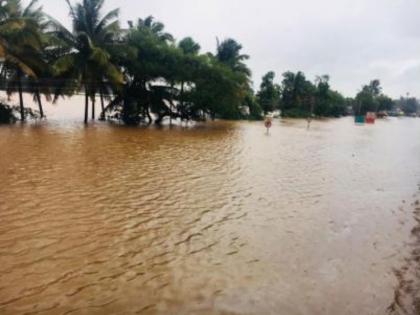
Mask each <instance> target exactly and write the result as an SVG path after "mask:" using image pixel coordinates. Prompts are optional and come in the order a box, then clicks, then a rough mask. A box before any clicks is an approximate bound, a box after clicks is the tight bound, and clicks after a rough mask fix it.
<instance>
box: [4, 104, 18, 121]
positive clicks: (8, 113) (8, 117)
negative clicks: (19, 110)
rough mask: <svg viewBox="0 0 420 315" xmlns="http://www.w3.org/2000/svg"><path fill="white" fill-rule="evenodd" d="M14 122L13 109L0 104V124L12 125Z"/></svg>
mask: <svg viewBox="0 0 420 315" xmlns="http://www.w3.org/2000/svg"><path fill="white" fill-rule="evenodd" d="M16 120H17V118H16V116H15V115H14V109H13V107H10V106H9V105H6V104H3V103H0V124H12V123H14V122H16Z"/></svg>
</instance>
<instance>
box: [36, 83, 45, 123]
mask: <svg viewBox="0 0 420 315" xmlns="http://www.w3.org/2000/svg"><path fill="white" fill-rule="evenodd" d="M35 97H36V100H37V102H38V106H39V113H40V114H41V118H44V109H43V108H42V101H41V95H40V93H39V89H37V90H36V92H35Z"/></svg>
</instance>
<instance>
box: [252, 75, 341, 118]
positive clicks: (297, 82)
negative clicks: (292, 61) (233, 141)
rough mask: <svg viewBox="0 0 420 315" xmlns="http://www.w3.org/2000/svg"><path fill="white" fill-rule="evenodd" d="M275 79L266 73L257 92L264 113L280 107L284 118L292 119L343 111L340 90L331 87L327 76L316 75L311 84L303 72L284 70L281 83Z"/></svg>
mask: <svg viewBox="0 0 420 315" xmlns="http://www.w3.org/2000/svg"><path fill="white" fill-rule="evenodd" d="M274 78H275V75H274V72H268V73H267V74H266V75H265V76H264V77H263V80H262V83H261V86H260V91H259V92H258V94H257V95H258V101H259V104H260V106H261V107H262V109H263V110H264V111H265V112H266V113H267V112H271V111H274V110H276V109H278V108H280V109H281V110H282V116H283V117H291V118H307V117H309V116H320V117H340V116H343V115H345V114H346V108H347V102H346V100H345V98H344V97H343V96H342V95H341V94H340V93H338V92H337V91H333V90H331V88H330V84H329V76H327V75H323V76H318V77H316V80H315V83H312V82H311V81H309V80H307V79H306V77H305V74H304V73H303V72H297V73H293V72H285V73H284V74H283V80H282V84H281V86H279V85H277V84H275V83H274Z"/></svg>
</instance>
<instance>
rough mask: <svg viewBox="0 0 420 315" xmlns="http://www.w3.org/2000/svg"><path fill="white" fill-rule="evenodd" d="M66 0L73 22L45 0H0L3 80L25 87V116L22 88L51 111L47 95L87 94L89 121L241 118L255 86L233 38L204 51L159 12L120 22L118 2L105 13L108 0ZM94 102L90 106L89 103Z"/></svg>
mask: <svg viewBox="0 0 420 315" xmlns="http://www.w3.org/2000/svg"><path fill="white" fill-rule="evenodd" d="M62 1H63V2H64V1H65V2H66V3H67V5H68V9H69V14H70V17H71V20H72V29H71V30H69V29H67V28H66V27H64V26H63V25H62V24H61V23H60V22H58V21H57V20H55V19H54V18H53V17H50V16H47V15H46V14H45V13H44V12H43V11H42V7H41V6H40V5H39V2H38V0H32V1H31V2H30V3H29V5H28V6H26V7H24V6H23V4H22V2H21V1H20V0H0V61H1V71H0V75H1V78H0V79H1V85H2V88H3V89H4V90H5V91H6V92H7V94H8V95H11V94H13V93H18V94H19V111H20V119H21V120H22V121H24V120H25V119H26V116H27V115H28V113H29V112H28V110H27V109H26V108H25V105H24V100H23V93H31V94H32V95H33V97H34V100H35V101H36V102H37V103H38V105H39V113H40V116H41V117H44V111H43V108H42V96H44V97H45V98H46V99H47V100H48V101H56V100H57V99H58V98H59V97H63V96H72V95H74V94H76V93H83V94H84V95H85V110H84V121H85V123H87V122H88V121H89V108H91V111H90V114H91V115H90V118H91V119H96V116H97V114H96V113H95V109H96V99H97V97H98V96H99V99H100V103H101V113H100V115H99V117H100V118H102V119H104V118H106V117H108V118H116V119H121V120H122V121H124V122H125V123H126V124H138V123H140V122H142V121H144V122H147V123H151V122H152V121H154V122H156V123H158V124H159V123H161V122H162V121H163V120H164V119H165V118H169V119H170V120H172V119H176V118H179V119H183V120H190V119H205V118H206V117H216V116H219V117H226V118H235V117H236V116H238V115H240V107H241V105H243V103H244V100H245V99H246V97H247V96H248V95H249V93H251V89H250V77H251V73H250V71H249V69H248V67H247V66H246V64H245V60H246V59H247V58H248V56H246V55H243V54H241V50H242V46H241V45H240V44H239V43H237V42H236V41H235V40H233V39H227V40H224V41H222V42H221V43H219V42H218V44H217V51H216V53H215V54H212V53H205V54H202V53H200V45H199V44H197V43H196V42H195V41H194V40H193V39H192V38H189V37H187V38H184V39H182V40H180V41H179V42H177V41H176V40H175V39H174V38H173V36H172V35H171V34H169V33H167V32H166V31H165V28H164V25H163V24H162V23H160V22H157V21H155V20H154V19H153V17H147V18H145V19H138V20H137V21H136V22H129V27H128V28H127V29H121V28H120V22H119V19H118V18H119V10H118V9H116V10H112V11H110V12H107V13H103V6H104V0H80V2H78V3H71V2H70V0H62ZM89 105H91V106H89Z"/></svg>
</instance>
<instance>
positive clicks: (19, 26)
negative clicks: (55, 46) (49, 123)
mask: <svg viewBox="0 0 420 315" xmlns="http://www.w3.org/2000/svg"><path fill="white" fill-rule="evenodd" d="M37 4H38V1H37V0H32V1H31V2H30V3H29V5H28V6H27V7H25V8H24V7H23V6H22V3H21V1H20V0H8V1H7V2H5V3H3V4H2V6H1V7H0V57H2V59H3V63H2V68H1V76H2V78H3V79H5V80H6V81H7V86H6V89H7V92H8V94H9V95H10V94H11V93H13V92H15V91H16V90H17V91H18V93H19V104H20V114H21V121H23V120H24V119H25V111H24V104H23V87H22V79H23V78H25V77H26V78H31V79H33V80H35V79H37V70H39V71H41V69H44V68H45V67H46V64H45V63H44V62H43V59H42V49H41V48H42V39H41V33H42V32H41V28H42V26H41V25H42V23H44V21H45V19H44V15H43V13H42V8H41V7H39V6H38V7H37ZM41 112H42V110H41Z"/></svg>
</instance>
